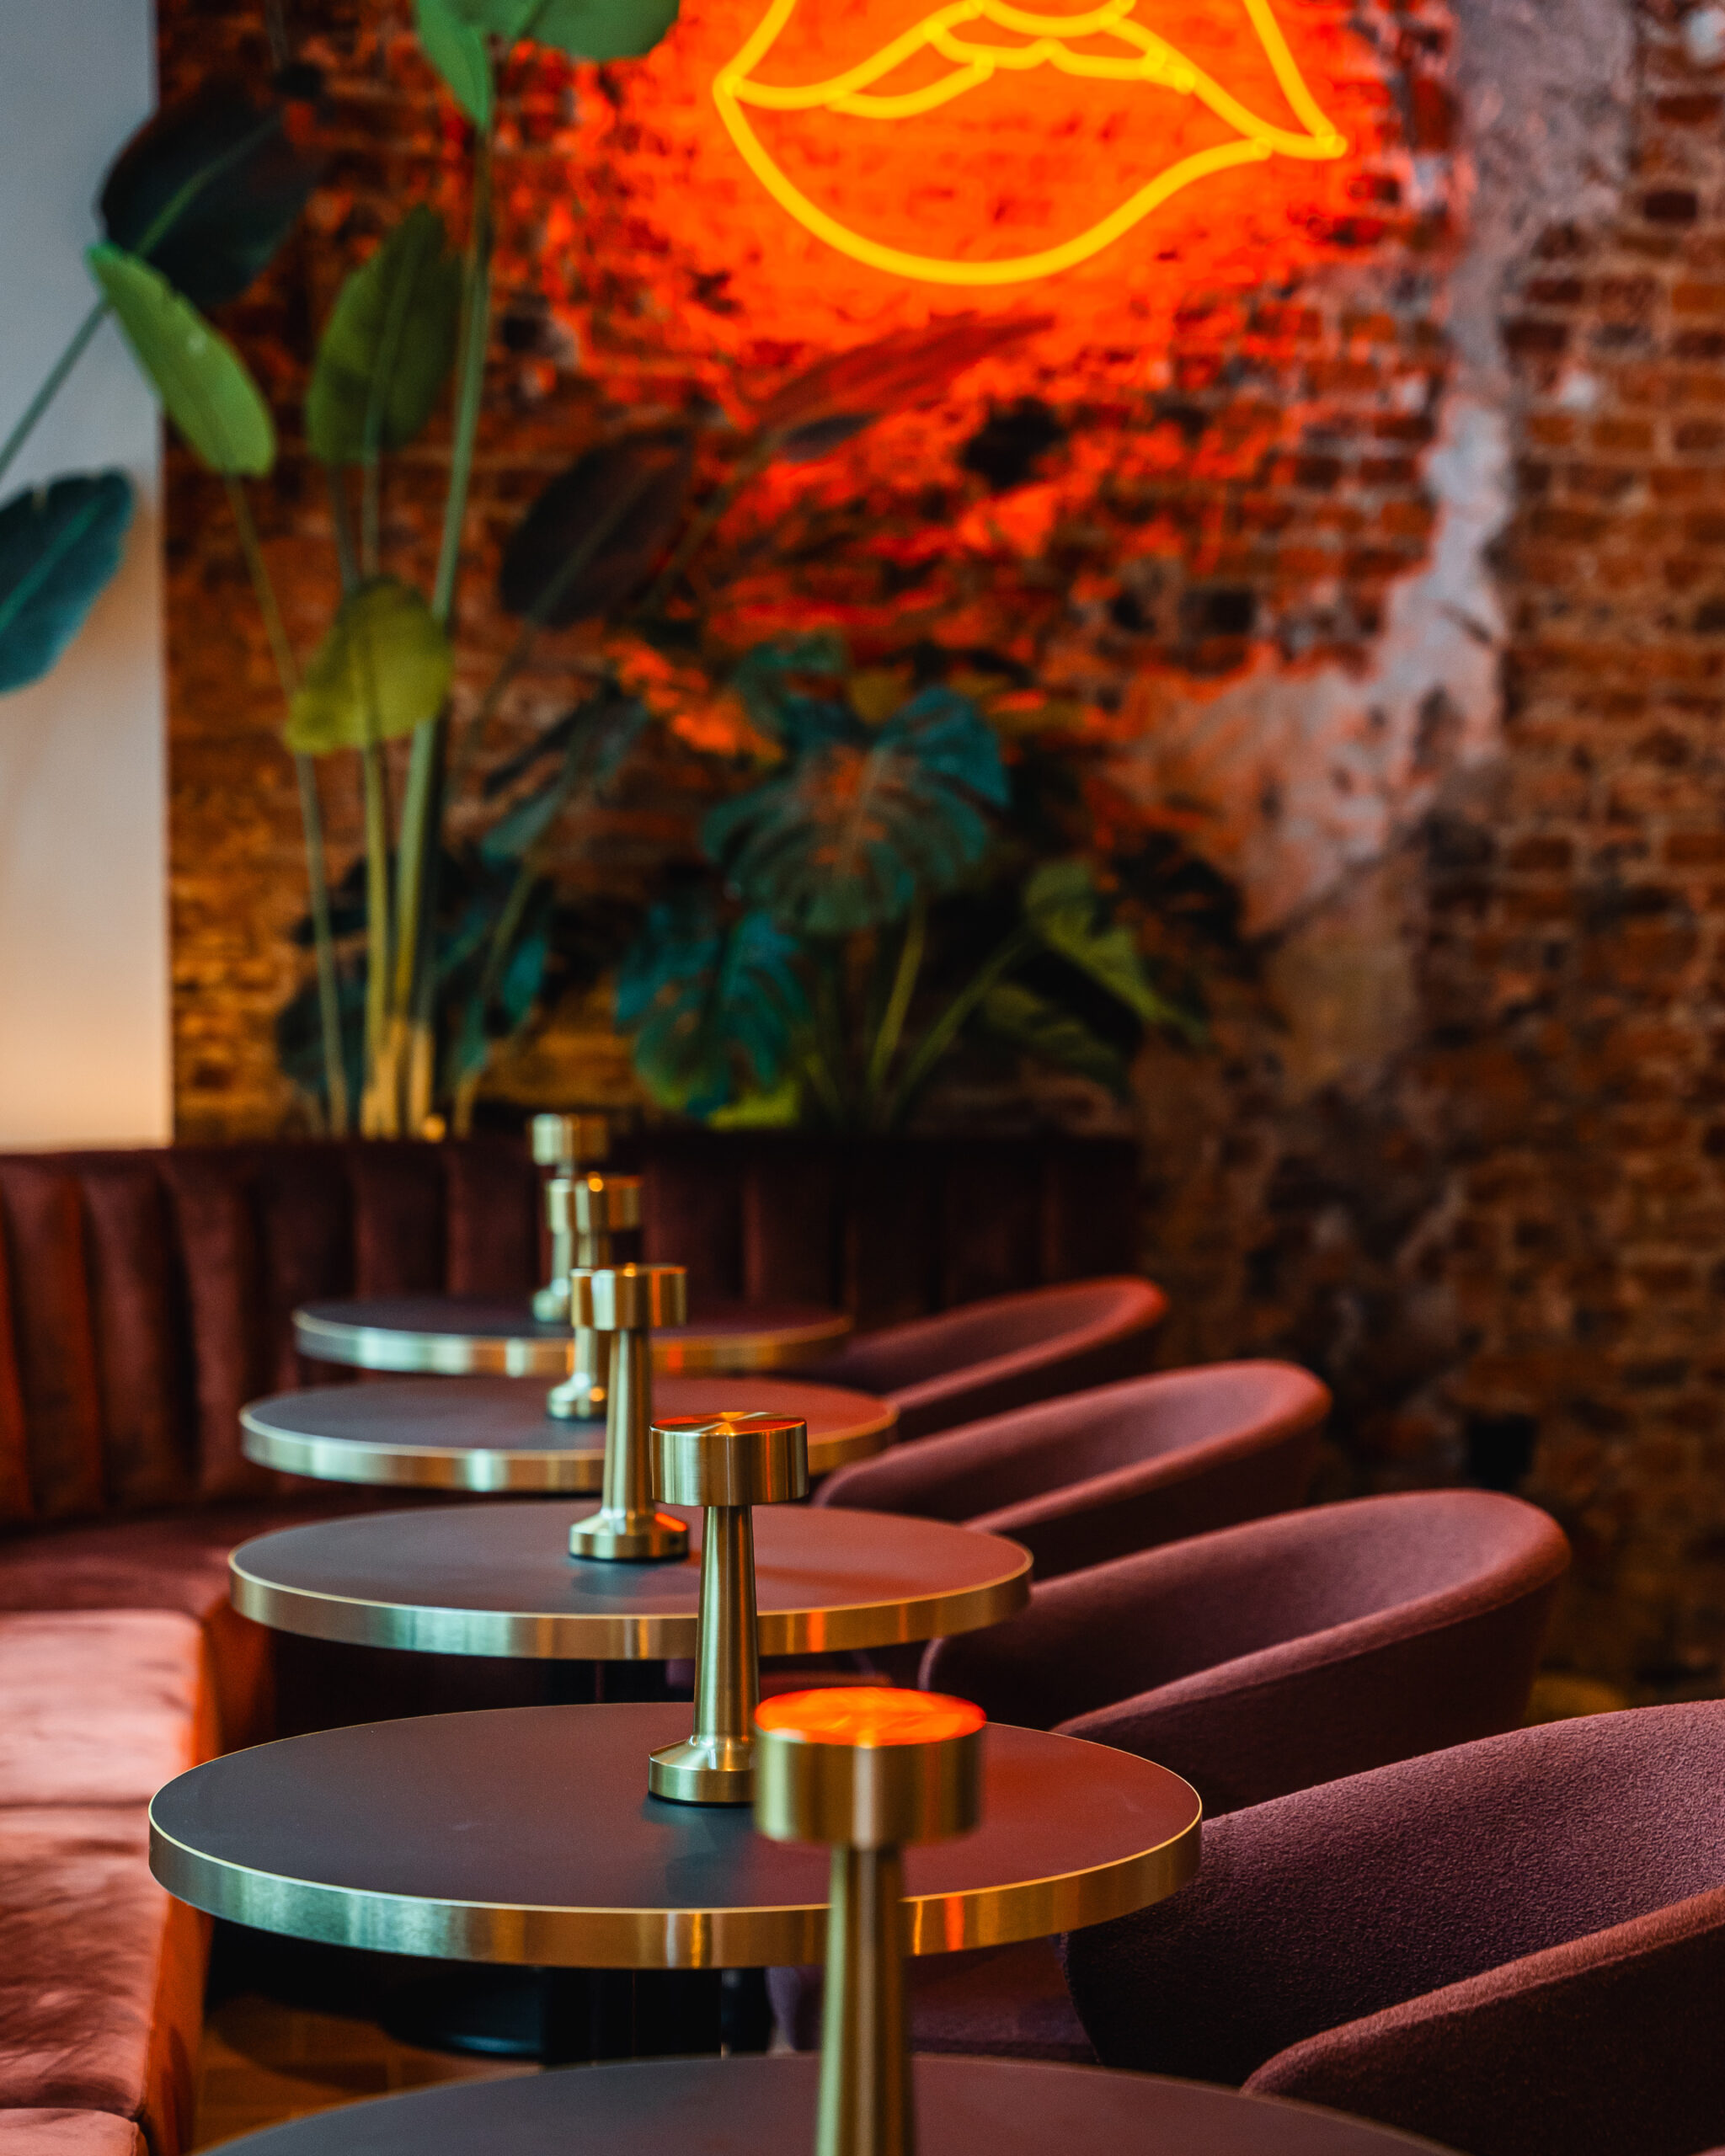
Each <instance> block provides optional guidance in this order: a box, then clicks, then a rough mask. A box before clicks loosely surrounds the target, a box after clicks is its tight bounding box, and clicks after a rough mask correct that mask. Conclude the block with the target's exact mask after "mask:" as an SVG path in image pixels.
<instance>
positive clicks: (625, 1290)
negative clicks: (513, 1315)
mask: <svg viewBox="0 0 1725 2156" xmlns="http://www.w3.org/2000/svg"><path fill="white" fill-rule="evenodd" d="M688 1281H689V1276H688V1274H687V1273H686V1272H685V1270H684V1269H683V1267H681V1265H617V1266H606V1267H601V1268H599V1269H597V1270H595V1271H591V1272H588V1271H584V1270H583V1269H582V1268H581V1267H576V1268H575V1270H574V1272H572V1273H570V1275H569V1313H570V1315H571V1316H572V1317H573V1318H574V1321H575V1323H576V1324H577V1325H578V1326H581V1325H585V1326H591V1327H592V1329H593V1330H594V1331H595V1332H599V1333H603V1334H606V1335H608V1336H609V1338H610V1342H611V1353H610V1358H609V1363H608V1367H607V1374H606V1402H605V1480H604V1482H603V1485H602V1486H601V1503H600V1508H599V1510H598V1511H597V1512H596V1513H593V1514H592V1515H591V1516H590V1518H586V1519H583V1520H578V1521H577V1522H576V1523H575V1524H574V1526H573V1527H572V1528H571V1529H569V1555H570V1556H572V1557H604V1558H610V1559H612V1560H617V1561H622V1562H623V1563H626V1564H640V1563H644V1562H649V1561H654V1560H657V1559H662V1558H666V1557H683V1556H687V1555H688V1549H689V1530H688V1529H687V1528H686V1526H685V1525H684V1524H683V1522H682V1521H681V1520H680V1519H678V1518H675V1517H674V1516H673V1515H672V1514H671V1513H661V1512H658V1511H656V1510H655V1509H654V1503H653V1485H652V1480H651V1462H650V1460H649V1452H648V1438H647V1432H648V1427H649V1423H650V1422H651V1419H652V1414H653V1397H652V1386H653V1343H652V1333H653V1328H654V1326H661V1325H682V1324H684V1323H685V1322H686V1320H687V1317H688Z"/></svg>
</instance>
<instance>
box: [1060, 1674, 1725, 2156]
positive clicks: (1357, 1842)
mask: <svg viewBox="0 0 1725 2156" xmlns="http://www.w3.org/2000/svg"><path fill="white" fill-rule="evenodd" d="M1066 1967H1067V1972H1068V1974H1069V1977H1070V1978H1071V1988H1072V1993H1073V1996H1074V1998H1075V1999H1076V2003H1077V2006H1078V2009H1079V2012H1080V2013H1081V2015H1082V2017H1083V2020H1084V2024H1085V2026H1086V2027H1087V2030H1088V2031H1089V2032H1090V2035H1091V2036H1092V2039H1093V2041H1094V2042H1095V2045H1096V2048H1097V2052H1098V2054H1099V2055H1100V2057H1101V2058H1102V2060H1103V2063H1104V2064H1106V2065H1109V2066H1120V2067H1135V2068H1141V2069H1146V2070H1148V2071H1151V2072H1155V2073H1177V2074H1179V2075H1182V2076H1189V2077H1192V2078H1194V2079H1199V2080H1203V2081H1220V2082H1227V2083H1231V2084H1241V2083H1244V2084H1245V2085H1246V2086H1247V2088H1249V2089H1254V2090H1257V2091H1260V2092H1263V2093H1265V2094H1268V2095H1280V2096H1290V2097H1297V2098H1300V2099H1301V2100H1305V2101H1306V2102H1309V2103H1315V2104H1323V2105H1332V2106H1333V2107H1334V2108H1336V2109H1337V2110H1339V2111H1351V2112H1354V2113H1355V2114H1357V2115H1359V2116H1362V2117H1365V2118H1370V2119H1375V2120H1378V2121H1381V2122H1382V2123H1384V2124H1385V2125H1388V2126H1395V2127H1402V2128H1403V2129H1405V2130H1407V2131H1409V2132H1415V2133H1423V2134H1428V2135H1429V2136H1431V2137H1433V2138H1434V2140H1437V2141H1439V2142H1442V2143H1445V2144H1446V2145H1449V2146H1452V2147H1454V2148H1459V2149H1464V2150H1466V2151H1467V2152H1468V2156H1692V2152H1693V2151H1695V2150H1696V2149H1699V2148H1706V2146H1707V2145H1708V2144H1710V2143H1717V2142H1718V2141H1719V2140H1720V2138H1721V2136H1722V2134H1725V2046H1722V2045H1721V2043H1720V2041H1719V2031H1718V2026H1717V2020H1718V2016H1717V2000H1718V1999H1719V1998H1720V1997H1721V1995H1722V1993H1725V1701H1719V1700H1707V1701H1705V1702H1702V1703H1700V1704H1697V1705H1686V1706H1675V1707H1640V1708H1633V1709H1631V1710H1627V1711H1626V1712H1624V1713H1621V1714H1610V1715H1595V1716H1588V1717H1586V1718H1585V1719H1583V1720H1579V1721H1563V1722H1556V1723H1550V1724H1546V1725H1544V1726H1540V1727H1537V1728H1532V1729H1521V1730H1516V1731H1514V1732H1510V1733H1509V1735H1507V1736H1502V1737H1488V1738H1486V1739H1484V1740H1483V1741H1482V1742H1477V1743H1473V1744H1467V1745H1463V1746H1460V1747H1458V1748H1455V1749H1453V1750H1450V1751H1445V1752H1435V1753H1430V1754H1429V1755H1427V1756H1426V1757H1424V1758H1417V1759H1408V1760H1405V1761H1402V1762H1401V1763H1400V1764H1397V1765H1393V1766H1386V1767H1381V1768H1379V1769H1376V1770H1375V1772H1373V1773H1370V1774H1357V1775H1354V1776H1351V1777H1349V1778H1348V1780H1343V1781H1336V1782H1328V1783H1326V1784H1324V1785H1322V1787H1320V1788H1316V1789H1311V1790H1300V1791H1299V1792H1298V1793H1296V1794H1295V1795H1292V1796H1283V1797H1279V1798H1277V1799H1276V1800H1274V1801H1273V1802H1271V1803H1268V1804H1262V1805H1258V1806H1254V1807H1253V1808H1252V1809H1251V1810H1250V1811H1245V1812H1235V1813H1233V1814H1232V1815H1231V1817H1227V1818H1225V1819H1220V1820H1218V1821H1216V1822H1215V1823H1214V1824H1213V1825H1210V1826H1209V1827H1207V1828H1206V1829H1205V1833H1204V1861H1203V1865H1202V1867H1201V1869H1200V1870H1199V1875H1198V1877H1197V1878H1196V1879H1195V1880H1194V1881H1193V1883H1192V1884H1191V1885H1190V1886H1189V1887H1185V1888H1183V1890H1182V1891H1181V1892H1179V1893H1178V1894H1177V1895H1175V1896H1174V1897H1172V1899H1171V1900H1169V1901H1167V1902H1166V1903H1162V1904H1161V1905H1160V1906H1159V1907H1158V1908H1153V1909H1147V1910H1145V1911H1143V1912H1142V1913H1140V1914H1139V1915H1137V1916H1134V1917H1128V1918H1123V1919H1120V1920H1119V1922H1118V1923H1114V1924H1098V1925H1096V1926H1094V1927H1092V1929H1089V1930H1087V1931H1080V1932H1074V1933H1072V1934H1071V1937H1070V1939H1069V1940H1068V1941H1067V1945H1066Z"/></svg>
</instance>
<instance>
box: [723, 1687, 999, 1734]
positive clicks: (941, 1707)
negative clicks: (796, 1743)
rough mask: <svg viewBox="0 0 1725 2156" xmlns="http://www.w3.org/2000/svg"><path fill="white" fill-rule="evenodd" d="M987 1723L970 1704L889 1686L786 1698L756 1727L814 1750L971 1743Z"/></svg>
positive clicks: (759, 1716)
mask: <svg viewBox="0 0 1725 2156" xmlns="http://www.w3.org/2000/svg"><path fill="white" fill-rule="evenodd" d="M987 1719H988V1717H987V1716H985V1714H984V1713H983V1711H982V1710H981V1708H980V1707H979V1706H975V1705H972V1703H971V1702H970V1701H969V1700H955V1699H953V1698H951V1697H949V1696H948V1694H945V1693H943V1692H912V1691H907V1690H905V1689H902V1688H900V1687H899V1686H896V1685H890V1684H857V1685H850V1686H842V1687H839V1686H836V1687H834V1688H833V1689H830V1690H827V1691H819V1692H785V1693H782V1694H780V1696H779V1697H778V1698H777V1699H776V1700H767V1701H766V1703H765V1704H764V1705H762V1706H761V1707H760V1708H759V1709H758V1710H756V1716H755V1720H756V1726H757V1727H759V1728H761V1729H770V1730H777V1731H782V1732H783V1733H784V1734H785V1735H786V1736H788V1737H803V1738H804V1739H806V1741H807V1742H809V1743H811V1744H863V1745H883V1744H938V1743H942V1742H945V1741H946V1740H947V1739H948V1738H949V1737H968V1736H969V1734H970V1733H971V1732H972V1731H973V1730H978V1729H980V1728H981V1727H982V1725H983V1723H984V1722H985V1721H986V1720H987Z"/></svg>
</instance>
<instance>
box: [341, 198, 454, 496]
mask: <svg viewBox="0 0 1725 2156" xmlns="http://www.w3.org/2000/svg"><path fill="white" fill-rule="evenodd" d="M461 312H462V265H461V260H460V258H459V257H458V256H457V255H455V254H452V253H450V252H449V250H448V248H447V246H446V237H445V233H444V229H443V220H442V218H441V217H440V216H438V215H437V213H436V211H435V210H431V209H428V208H427V207H426V205H425V204H424V203H423V202H419V203H415V204H414V207H413V208H412V209H411V210H409V212H408V214H407V215H406V216H405V217H403V219H402V221H401V222H400V223H399V224H398V226H397V227H396V228H395V230H394V231H393V232H391V234H390V235H389V237H388V238H387V239H386V240H385V241H384V243H383V244H382V246H381V247H380V248H378V249H377V253H375V254H373V255H372V257H371V259H370V260H369V261H368V262H366V263H363V264H361V265H360V268H359V269H357V270H355V271H354V273H353V275H351V276H350V278H349V279H348V280H347V282H346V283H345V284H344V286H342V288H341V292H340V295H339V297H338V298H337V300H336V302H335V306H334V310H333V311H332V312H331V314H330V317H329V319H328V322H327V323H325V324H324V328H323V336H322V337H321V338H320V339H319V340H318V358H317V362H316V364H315V365H314V366H313V367H312V381H311V386H310V387H309V388H308V389H307V392H306V437H307V440H308V441H309V442H310V444H311V446H312V455H313V456H318V457H321V458H322V459H323V462H324V463H326V464H358V463H360V462H363V461H364V460H365V459H366V457H367V456H372V455H375V454H376V453H377V451H380V450H387V449H401V448H403V447H404V446H406V444H408V443H409V442H410V441H411V440H413V439H414V435H417V434H418V433H419V430H421V428H423V427H424V426H425V423H426V422H427V420H429V419H430V417H431V413H432V408H433V407H434V406H435V404H436V402H437V398H438V396H439V393H440V392H441V390H442V387H443V385H444V383H445V382H446V381H447V380H448V378H449V371H450V369H451V367H452V366H454V364H455V346H456V336H457V331H458V329H459V328H460V324H461Z"/></svg>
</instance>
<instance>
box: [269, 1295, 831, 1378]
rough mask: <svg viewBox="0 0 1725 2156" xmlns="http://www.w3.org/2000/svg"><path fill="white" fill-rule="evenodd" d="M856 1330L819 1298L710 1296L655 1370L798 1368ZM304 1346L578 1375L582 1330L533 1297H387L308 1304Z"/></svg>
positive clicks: (459, 1374)
mask: <svg viewBox="0 0 1725 2156" xmlns="http://www.w3.org/2000/svg"><path fill="white" fill-rule="evenodd" d="M850 1329H851V1321H850V1319H849V1318H848V1317H846V1315H845V1314H844V1312H843V1311H842V1310H822V1309H820V1307H819V1306H818V1305H814V1304H799V1303H777V1304H775V1303H724V1302H713V1301H703V1302H702V1304H701V1305H700V1306H699V1308H698V1309H697V1312H696V1314H695V1315H694V1317H693V1318H692V1320H691V1321H690V1322H689V1323H688V1324H687V1325H670V1326H665V1328H664V1329H663V1331H657V1332H655V1333H654V1335H653V1367H654V1369H655V1370H660V1371H664V1372H665V1373H666V1374H672V1375H681V1376H694V1375H699V1374H703V1373H706V1374H711V1373H713V1372H719V1373H724V1372H734V1371H739V1370H782V1369H791V1368H793V1366H794V1365H796V1364H800V1363H809V1362H814V1361H816V1360H818V1359H819V1358H820V1356H822V1355H824V1354H825V1353H828V1352H829V1351H830V1349H831V1348H835V1347H836V1345H837V1344H838V1342H840V1341H841V1340H842V1339H843V1338H844V1337H845V1335H846V1333H847V1332H848V1331H850ZM293 1331H294V1344H295V1346H296V1348H298V1349H299V1351H300V1353H301V1354H302V1355H304V1356H306V1357H307V1358H309V1359H310V1360H311V1361H312V1362H316V1363H345V1364H350V1365H351V1366H353V1367H354V1368H355V1369H361V1370H396V1371H404V1372H411V1373H415V1374H423V1375H427V1376H434V1377H443V1378H465V1377H504V1378H548V1379H550V1380H553V1381H556V1380H559V1379H563V1378H566V1377H568V1376H569V1371H570V1366H571V1356H572V1353H573V1344H572V1343H573V1335H572V1334H571V1332H570V1330H569V1326H568V1324H567V1323H566V1322H564V1321H553V1320H546V1319H542V1318H536V1317H535V1316H534V1315H532V1312H531V1309H530V1308H529V1306H528V1305H527V1304H526V1302H505V1301H499V1300H498V1299H496V1298H495V1297H485V1296H477V1295H381V1296H376V1297H372V1298H369V1299H366V1300H365V1301H363V1302H344V1303H307V1304H305V1305H303V1306H302V1308H300V1309H299V1310H296V1311H295V1312H294V1314H293Z"/></svg>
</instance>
